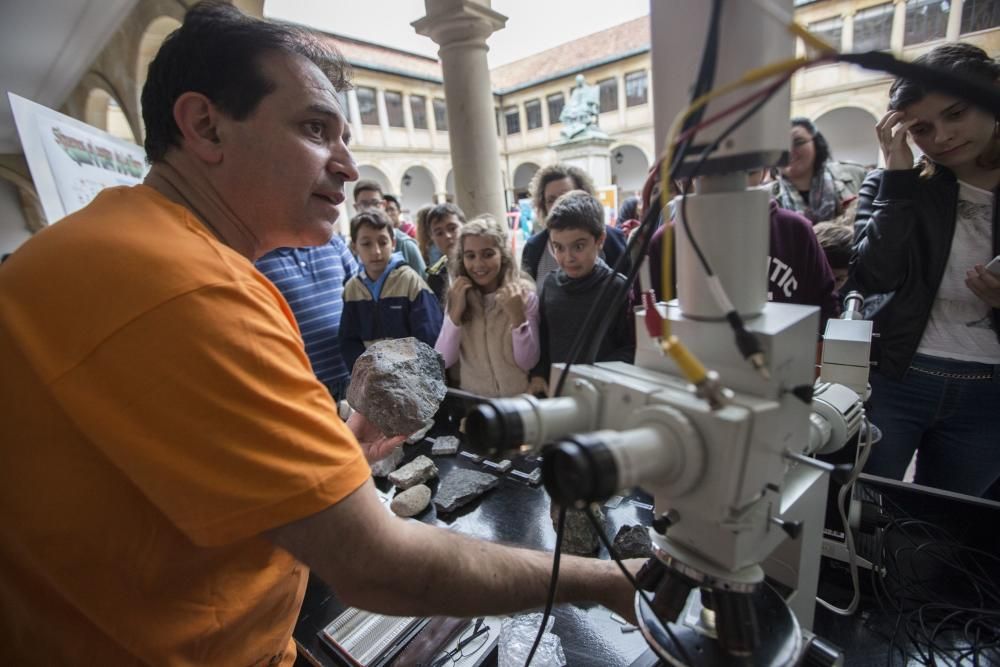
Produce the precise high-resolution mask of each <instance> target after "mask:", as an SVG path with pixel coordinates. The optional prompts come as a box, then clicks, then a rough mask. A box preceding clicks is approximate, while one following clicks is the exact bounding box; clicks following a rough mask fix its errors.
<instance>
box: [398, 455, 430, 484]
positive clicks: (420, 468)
mask: <svg viewBox="0 0 1000 667" xmlns="http://www.w3.org/2000/svg"><path fill="white" fill-rule="evenodd" d="M437 474H438V469H437V466H436V465H434V461H431V460H430V459H429V458H427V457H426V456H423V455H421V456H418V457H417V458H415V459H413V460H412V461H410V462H409V463H407V464H406V465H405V466H403V467H402V468H399V469H398V470H396V471H394V472H392V473H390V474H389V481H390V482H392V483H393V485H395V487H396V488H398V489H401V490H403V491H405V490H406V489H409V488H411V487H414V486H416V485H417V484H423V483H424V482H426V481H427V480H429V479H431V478H433V477H437Z"/></svg>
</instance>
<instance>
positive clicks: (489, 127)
mask: <svg viewBox="0 0 1000 667" xmlns="http://www.w3.org/2000/svg"><path fill="white" fill-rule="evenodd" d="M424 6H425V8H426V10H427V16H425V17H424V18H422V19H420V20H418V21H414V22H413V24H412V25H413V27H414V29H415V30H416V31H417V33H418V34H420V35H426V36H427V37H430V38H431V39H432V40H434V41H435V42H436V43H437V44H438V45H439V46H440V47H441V48H440V50H439V51H438V57H439V58H440V59H441V70H442V73H443V74H444V91H445V100H446V103H447V105H448V139H449V144H450V147H451V164H452V168H453V169H454V174H455V197H456V199H457V203H458V205H459V206H460V207H461V208H462V210H463V211H464V212H465V214H466V215H467V216H468V217H472V216H476V215H481V214H483V213H489V214H491V215H493V216H495V217H496V219H497V220H500V221H503V220H505V217H504V216H505V215H506V209H505V205H504V192H503V183H502V182H501V177H500V153H499V151H497V140H496V131H495V129H494V124H495V121H494V118H493V91H492V87H491V84H490V70H489V67H488V66H487V64H486V51H487V46H486V38H487V37H489V36H490V35H492V34H493V33H494V32H496V31H497V30H500V29H501V28H503V27H504V25H505V24H506V22H507V17H506V16H503V15H502V14H499V13H497V12H495V11H493V10H492V9H491V8H490V3H489V0H424Z"/></svg>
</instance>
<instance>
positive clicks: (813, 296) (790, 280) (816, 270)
mask: <svg viewBox="0 0 1000 667" xmlns="http://www.w3.org/2000/svg"><path fill="white" fill-rule="evenodd" d="M670 226H671V227H672V226H673V221H671V223H670ZM665 229H667V225H662V226H661V227H660V228H659V229H657V230H656V232H655V233H654V234H653V239H652V242H651V243H650V246H649V273H650V278H652V282H653V289H654V290H655V291H656V296H657V298H659V297H660V274H661V271H662V268H661V265H662V255H663V251H662V244H663V233H664V230H665ZM675 247H676V246H675ZM767 263H768V270H767V290H768V299H769V300H771V301H778V302H780V303H797V304H800V305H804V306H818V307H819V309H820V331H822V330H823V329H824V328H825V327H826V321H827V320H828V319H829V318H831V317H836V316H837V315H839V314H840V302H839V298H838V296H837V292H836V291H834V287H833V286H834V278H833V271H832V270H831V269H830V264H829V262H827V261H826V255H825V254H823V249H822V248H821V247H820V245H819V241H817V240H816V234H815V233H813V230H812V223H811V222H809V219H808V218H805V217H803V216H801V215H799V214H798V213H795V212H794V211H789V210H787V209H784V208H778V202H777V201H775V200H774V199H772V200H771V244H770V257H768V258H767Z"/></svg>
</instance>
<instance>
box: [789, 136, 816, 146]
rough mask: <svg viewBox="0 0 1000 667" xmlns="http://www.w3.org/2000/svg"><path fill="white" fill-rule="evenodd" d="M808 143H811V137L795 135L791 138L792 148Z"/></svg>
mask: <svg viewBox="0 0 1000 667" xmlns="http://www.w3.org/2000/svg"><path fill="white" fill-rule="evenodd" d="M808 143H812V139H806V138H804V137H797V138H795V139H792V148H802V147H803V146H805V145H806V144H808Z"/></svg>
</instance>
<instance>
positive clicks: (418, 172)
mask: <svg viewBox="0 0 1000 667" xmlns="http://www.w3.org/2000/svg"><path fill="white" fill-rule="evenodd" d="M436 188H437V184H436V183H435V182H434V175H433V174H432V173H431V170H430V169H428V168H427V167H425V166H423V165H413V166H411V167H407V169H406V171H404V172H403V176H402V177H401V178H400V179H399V205H400V208H402V209H403V212H404V213H406V214H407V216H408V217H410V218H413V217H414V216H415V215H416V213H417V209H419V208H420V207H421V206H424V205H426V204H433V203H434V193H435V192H437V189H436Z"/></svg>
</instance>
